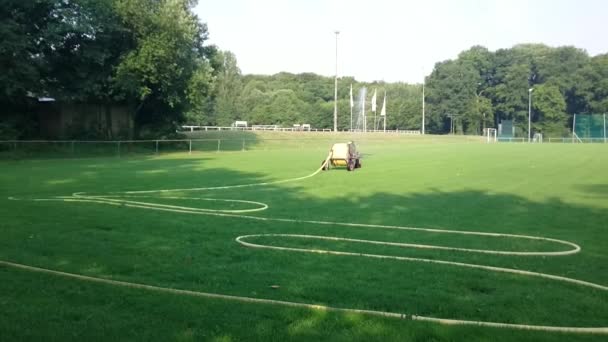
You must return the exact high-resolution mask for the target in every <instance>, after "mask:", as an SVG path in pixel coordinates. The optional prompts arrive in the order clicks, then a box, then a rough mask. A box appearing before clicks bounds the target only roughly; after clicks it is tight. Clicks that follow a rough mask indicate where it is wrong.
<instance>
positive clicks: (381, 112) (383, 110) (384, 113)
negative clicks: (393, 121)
mask: <svg viewBox="0 0 608 342" xmlns="http://www.w3.org/2000/svg"><path fill="white" fill-rule="evenodd" d="M380 115H381V116H386V94H384V102H383V103H382V110H381V111H380Z"/></svg>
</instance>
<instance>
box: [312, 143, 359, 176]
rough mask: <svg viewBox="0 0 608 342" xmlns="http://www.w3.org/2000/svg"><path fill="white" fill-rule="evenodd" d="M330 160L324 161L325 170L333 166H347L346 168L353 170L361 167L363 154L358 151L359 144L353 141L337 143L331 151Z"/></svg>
mask: <svg viewBox="0 0 608 342" xmlns="http://www.w3.org/2000/svg"><path fill="white" fill-rule="evenodd" d="M329 154H330V155H329V162H328V163H327V164H325V160H324V161H323V162H322V164H321V165H323V170H329V165H331V166H334V167H335V166H346V170H348V171H353V170H354V169H358V168H360V167H361V156H360V155H359V152H357V146H355V143H354V142H352V141H349V142H347V143H337V144H334V145H333V146H332V147H331V150H330V151H329Z"/></svg>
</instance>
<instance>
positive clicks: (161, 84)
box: [0, 0, 215, 138]
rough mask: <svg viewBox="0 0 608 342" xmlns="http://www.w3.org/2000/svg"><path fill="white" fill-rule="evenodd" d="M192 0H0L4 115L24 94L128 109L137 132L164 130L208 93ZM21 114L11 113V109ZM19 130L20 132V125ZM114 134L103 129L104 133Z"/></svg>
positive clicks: (208, 51) (206, 52)
mask: <svg viewBox="0 0 608 342" xmlns="http://www.w3.org/2000/svg"><path fill="white" fill-rule="evenodd" d="M195 4H196V2H195V1H192V0H160V1H159V0H35V1H22V0H5V1H3V5H2V6H0V19H1V20H0V34H1V35H2V37H3V40H2V43H1V44H0V63H1V65H2V72H0V88H1V89H0V103H1V104H2V107H3V111H2V114H1V115H2V121H3V122H5V123H6V122H9V121H13V125H14V126H15V127H19V124H20V123H23V121H28V120H32V118H31V117H25V116H24V113H27V111H28V106H31V102H32V98H33V99H35V98H37V97H40V96H50V97H52V98H54V99H56V100H57V101H61V102H63V103H66V102H67V103H70V102H71V103H88V104H96V105H100V106H110V105H113V104H122V105H126V106H129V107H130V108H132V110H131V111H132V115H133V121H134V122H135V127H136V129H137V130H138V131H141V130H142V129H144V128H146V127H148V126H149V127H151V128H153V129H156V130H159V129H160V130H169V129H170V128H171V127H172V126H175V124H176V123H177V122H181V121H183V119H184V114H185V113H187V112H188V111H190V110H194V109H196V110H201V109H202V108H203V105H202V104H203V103H204V102H205V100H206V98H207V97H208V96H209V93H210V91H211V87H212V80H213V75H212V71H213V69H212V68H211V63H210V59H211V58H212V56H213V55H214V53H215V49H213V48H211V47H206V46H204V42H205V40H206V39H207V27H206V25H204V24H202V23H201V22H200V21H199V20H198V18H197V17H196V15H194V14H193V13H192V10H191V9H192V7H193V6H194V5H195ZM16 113H17V114H19V115H16ZM22 135H23V134H22ZM107 137H108V138H112V137H111V136H109V134H108V136H107Z"/></svg>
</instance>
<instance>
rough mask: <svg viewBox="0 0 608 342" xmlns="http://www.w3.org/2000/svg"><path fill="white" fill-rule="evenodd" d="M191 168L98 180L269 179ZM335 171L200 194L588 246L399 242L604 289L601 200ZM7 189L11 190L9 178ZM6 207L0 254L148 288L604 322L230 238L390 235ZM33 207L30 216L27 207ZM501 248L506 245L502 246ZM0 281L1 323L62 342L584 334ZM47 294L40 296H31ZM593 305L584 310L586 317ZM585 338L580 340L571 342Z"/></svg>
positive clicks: (409, 270)
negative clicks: (370, 178) (536, 252)
mask: <svg viewBox="0 0 608 342" xmlns="http://www.w3.org/2000/svg"><path fill="white" fill-rule="evenodd" d="M91 165H95V164H90V163H88V164H86V163H85V164H83V165H82V170H81V171H80V172H81V173H82V174H80V175H77V177H75V178H73V179H72V178H70V180H71V181H70V182H69V183H56V184H49V188H52V190H53V192H57V191H59V190H62V191H63V190H65V191H66V193H65V195H69V194H70V193H71V191H72V190H71V189H78V190H79V191H82V190H86V188H87V187H91V188H92V187H93V185H95V183H91V182H89V180H88V177H91V175H89V174H86V172H90V169H93V170H96V169H98V167H95V166H91ZM197 165H200V160H162V161H158V163H156V162H155V163H154V169H155V170H169V171H170V173H169V174H164V173H153V172H145V171H150V170H151V169H150V165H148V164H146V163H140V162H139V161H133V162H132V163H130V161H129V162H127V163H121V166H120V167H119V168H109V169H107V170H106V171H105V172H107V173H108V174H110V173H111V174H112V175H111V177H110V179H109V181H106V179H103V178H101V179H100V181H103V183H104V188H103V190H104V191H105V192H112V191H124V190H131V189H134V190H145V189H157V188H158V187H160V186H162V187H163V188H166V189H169V188H188V187H192V186H199V185H200V186H214V185H227V184H237V183H240V184H242V183H253V182H256V181H261V180H266V177H267V175H264V174H262V173H250V172H238V171H234V170H230V169H221V168H218V169H205V170H197V167H198V166H197ZM176 170H182V171H183V172H182V171H176ZM336 172H340V171H336ZM76 173H78V172H76ZM134 174H137V176H136V177H134V176H133V175H134ZM345 174H346V173H345ZM334 175H335V174H332V173H329V174H325V173H322V174H321V175H318V176H317V177H315V178H313V179H311V180H310V181H304V182H310V183H312V184H306V183H295V184H293V185H290V186H289V187H287V186H281V185H269V186H265V187H259V188H247V189H232V190H226V191H221V192H220V191H211V192H209V193H208V195H209V196H212V197H220V196H221V197H222V198H233V199H244V200H255V201H260V202H264V203H267V204H268V205H269V206H270V208H269V209H268V210H267V211H265V212H262V213H259V214H257V215H258V216H262V217H279V218H295V219H303V220H327V221H335V222H358V223H375V224H387V225H400V226H416V227H439V228H448V229H454V230H474V231H487V232H501V233H514V234H532V235H540V236H548V237H553V238H559V239H565V240H571V241H573V242H576V243H579V244H581V246H582V247H583V251H582V252H581V253H580V254H577V255H574V256H568V257H559V258H523V257H517V258H503V257H495V256H494V257H493V256H484V255H473V256H469V255H452V254H453V253H445V252H430V253H427V252H419V251H411V250H407V251H405V252H404V255H409V256H423V257H427V258H436V259H442V260H443V259H446V258H447V259H448V260H456V261H463V262H473V263H478V264H490V265H496V266H501V267H511V268H521V269H527V270H538V271H542V272H547V273H551V274H558V275H564V276H568V277H573V278H578V279H583V280H587V281H593V282H597V283H600V284H603V285H605V284H606V283H608V279H607V277H608V275H607V274H608V272H606V266H605V265H607V264H608V262H607V261H608V257H607V256H606V252H605V243H604V240H602V238H601V237H602V236H604V235H603V234H604V230H605V225H604V223H605V220H604V217H605V216H604V212H603V211H602V210H600V209H596V208H586V207H582V206H575V205H572V204H568V203H565V202H563V201H561V200H560V199H558V198H554V199H550V200H548V201H544V202H533V201H530V200H528V199H526V198H523V197H521V196H515V195H509V194H491V193H487V192H481V191H473V190H471V191H459V192H442V191H440V190H437V189H436V190H430V191H428V192H425V193H408V192H407V191H404V193H402V194H394V193H384V192H370V191H366V192H363V190H364V189H361V187H359V188H357V184H361V179H357V178H356V177H357V176H358V175H359V174H358V173H354V174H349V176H350V175H353V177H349V178H343V179H342V181H341V183H340V184H336V182H335V178H334V179H332V178H331V177H333V176H334ZM361 175H363V174H362V173H361ZM106 176H109V175H106ZM92 177H102V176H99V174H97V175H93V176H92ZM112 179H114V180H115V181H111V180H112ZM349 182H352V184H350V185H349ZM87 184H88V185H87ZM159 184H160V185H159ZM97 185H99V184H97ZM311 185H312V186H314V187H316V188H318V189H322V191H325V192H329V193H333V194H334V195H333V196H332V197H330V198H327V197H321V196H315V195H314V194H311V193H310V192H309V191H307V187H309V186H311ZM344 187H346V188H351V189H355V190H354V191H351V192H349V194H344V195H342V194H341V193H340V192H339V189H340V188H344ZM5 188H6V190H9V188H10V186H5ZM83 188H84V189H83ZM33 190H34V189H29V191H33ZM359 191H360V192H359ZM97 192H99V188H98V189H97ZM205 195H207V194H205ZM0 200H1V201H4V202H3V205H2V206H0V213H1V214H2V217H4V218H5V219H4V221H3V230H2V232H0V237H2V239H0V251H1V252H0V256H1V258H2V259H10V260H14V261H17V262H23V263H26V264H33V265H39V266H47V267H49V268H58V269H61V270H64V271H67V272H76V273H80V272H82V273H86V274H89V275H93V276H102V277H111V278H113V279H119V280H125V281H133V282H139V283H146V284H154V285H158V286H166V287H175V288H182V289H192V290H198V291H208V292H214V293H223V294H233V295H240V296H248V297H256V298H272V299H278V300H289V301H296V302H303V303H320V304H326V305H330V306H337V307H355V308H360V309H372V310H388V311H393V312H406V313H409V314H412V313H415V314H423V315H429V316H436V317H445V318H462V319H480V320H494V321H500V322H515V323H535V324H546V325H552V324H556V325H559V324H563V325H568V324H571V325H575V326H585V325H596V326H597V325H600V326H601V325H604V326H605V325H607V324H606V322H604V321H602V320H603V319H604V318H605V317H608V312H607V309H606V308H602V307H599V308H598V305H600V304H598V303H602V300H605V299H606V296H605V295H604V294H603V293H597V292H593V293H589V294H587V293H586V291H587V290H581V289H580V288H572V287H568V286H562V285H560V284H554V283H551V282H550V281H536V280H526V279H524V280H522V279H518V278H516V277H511V276H503V275H500V274H498V275H497V274H488V273H487V272H478V271H469V270H464V269H453V268H452V269H450V268H447V267H439V266H430V265H423V264H418V263H397V262H392V261H378V260H366V259H362V258H354V257H353V258H345V257H337V256H325V255H312V254H304V253H289V252H282V251H260V250H253V249H249V248H244V247H242V246H239V245H237V244H236V243H235V242H234V238H235V237H236V236H238V235H242V234H260V233H269V234H272V233H306V234H316V235H329V236H333V235H340V236H353V237H358V236H359V237H361V238H367V237H375V238H376V239H378V240H382V239H386V240H391V239H392V238H396V239H399V238H402V237H403V236H402V235H399V234H396V233H395V232H392V231H388V230H375V231H374V232H373V233H372V232H370V229H369V228H344V227H340V228H338V227H332V226H318V225H312V224H302V223H285V222H264V221H256V220H247V219H242V218H234V217H233V218H230V217H213V216H199V215H187V214H186V215H181V214H175V213H166V212H151V211H146V210H144V209H136V208H124V207H107V206H99V205H93V204H74V205H66V204H62V203H56V202H37V203H29V202H9V201H5V199H0ZM32 212H35V213H37V214H36V215H32ZM431 238H432V237H431ZM443 242H444V243H449V242H450V241H449V239H448V240H445V241H443ZM465 242H466V241H465ZM504 247H505V248H511V247H513V246H511V245H510V242H507V243H506V244H505V246H504ZM346 248H351V246H346ZM420 253H423V254H420ZM0 275H2V278H3V279H5V280H9V281H4V282H2V285H0V286H2V287H3V290H2V291H0V293H5V294H7V293H10V294H11V295H10V296H6V295H5V296H2V295H0V298H2V300H0V306H2V307H4V308H5V309H6V310H0V312H4V317H3V319H2V320H1V321H3V323H2V324H3V328H2V330H4V331H5V332H9V334H8V335H7V336H14V337H15V339H20V338H19V337H25V338H32V339H36V336H38V337H41V336H52V335H55V337H57V339H62V338H63V337H65V336H68V337H69V336H72V337H71V338H74V336H76V337H88V338H95V337H96V336H97V337H99V336H100V335H98V334H102V333H105V332H109V335H103V336H104V337H106V338H107V336H116V337H118V338H119V339H120V337H123V338H126V339H130V338H129V337H135V339H138V338H140V337H141V338H142V339H159V340H163V339H165V337H168V338H169V339H173V338H175V339H184V340H188V339H213V338H217V339H218V340H222V339H224V340H230V339H235V340H236V339H258V340H273V339H274V340H291V339H299V340H403V339H411V340H453V339H488V340H500V339H502V340H509V339H533V340H543V339H546V340H559V339H563V338H565V337H566V338H567V339H568V340H574V339H577V338H579V337H578V336H573V335H560V334H549V333H532V332H514V331H511V330H495V329H482V328H475V327H445V326H437V325H433V324H423V323H413V322H403V321H398V320H391V319H380V318H372V317H368V316H364V315H359V314H338V313H327V312H322V311H310V310H301V309H287V308H281V307H274V306H267V305H256V304H238V303H234V302H227V301H219V300H209V299H192V298H183V297H176V296H171V295H164V294H157V293H148V292H145V291H136V290H127V289H119V288H111V287H107V286H102V285H94V284H84V283H78V282H77V281H71V280H66V279H61V278H55V277H51V276H45V275H37V274H30V273H24V272H21V271H16V270H11V269H6V268H0ZM15 279H16V280H15ZM510 282H515V283H518V282H519V283H521V285H522V286H517V285H514V286H511V285H509V283H510ZM49 284H51V285H49ZM272 284H280V285H281V288H280V290H276V289H273V288H270V287H269V285H272ZM561 287H566V289H563V288H561ZM553 291H554V293H553ZM575 292H576V293H578V292H582V293H578V294H577V296H578V297H576V299H578V300H580V305H577V306H576V307H575V308H570V307H569V306H568V304H569V303H564V302H568V301H569V300H564V298H567V296H565V295H564V294H567V295H570V294H572V293H575ZM41 293H43V294H44V296H41V295H39V294H41ZM598 300H599V301H598ZM604 302H605V301H604ZM57 307H59V308H62V310H57ZM590 307H591V308H592V309H591V310H590V311H588V310H589V308H590ZM555 312H558V313H564V314H563V317H554V316H555V315H554V313H555ZM589 312H592V313H593V314H591V315H590V314H589ZM566 313H567V314H566ZM49 316H51V317H53V318H54V319H52V320H47V319H44V320H43V319H35V323H36V324H39V326H38V328H37V329H33V330H19V331H21V334H23V335H20V332H19V331H18V330H17V329H16V328H15V327H19V326H21V324H22V323H20V322H22V320H21V319H23V318H24V317H44V318H48V317H49ZM587 316H590V317H587ZM591 316H593V317H591ZM193 317H196V319H195V318H193ZM92 320H96V321H101V322H104V325H103V326H101V327H99V326H96V325H94V324H92V323H91V322H92ZM25 321H27V320H25ZM89 324H91V325H93V326H94V327H93V329H92V330H88V329H86V328H87V326H88V325H89ZM140 328H141V329H144V331H145V332H144V333H143V334H142V335H141V336H140V337H137V335H136V334H135V333H134V331H139V329H140ZM27 334H30V335H27ZM37 334H38V335H37ZM122 334H124V335H122ZM167 334H169V335H167ZM71 338H68V339H71ZM584 339H586V337H581V340H584Z"/></svg>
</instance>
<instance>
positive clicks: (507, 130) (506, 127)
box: [498, 120, 515, 138]
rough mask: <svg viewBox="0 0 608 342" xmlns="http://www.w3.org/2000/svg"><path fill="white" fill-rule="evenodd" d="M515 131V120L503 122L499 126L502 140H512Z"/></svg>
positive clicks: (499, 134)
mask: <svg viewBox="0 0 608 342" xmlns="http://www.w3.org/2000/svg"><path fill="white" fill-rule="evenodd" d="M514 131H515V130H514V129H513V120H502V121H501V122H500V125H499V126H498V136H499V137H500V138H512V137H513V133H514Z"/></svg>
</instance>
